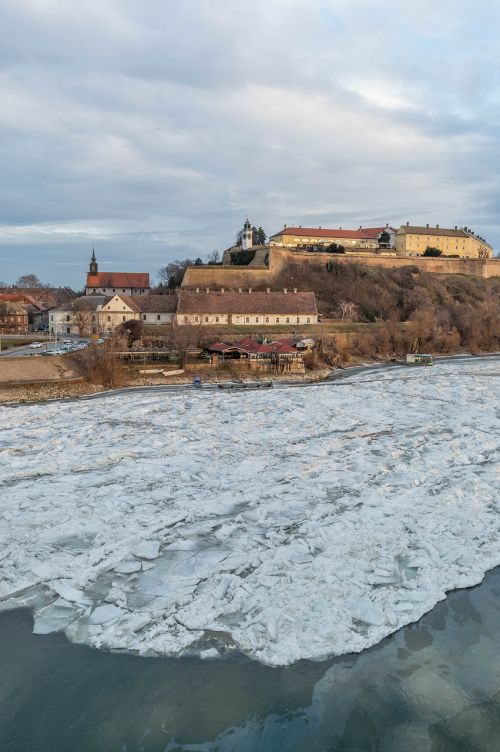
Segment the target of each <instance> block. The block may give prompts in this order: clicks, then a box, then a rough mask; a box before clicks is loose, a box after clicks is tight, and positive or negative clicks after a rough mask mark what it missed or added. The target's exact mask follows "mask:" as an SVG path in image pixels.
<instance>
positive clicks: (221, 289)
mask: <svg viewBox="0 0 500 752" xmlns="http://www.w3.org/2000/svg"><path fill="white" fill-rule="evenodd" d="M220 291H221V293H222V294H223V295H224V288H223V287H221V288H220Z"/></svg>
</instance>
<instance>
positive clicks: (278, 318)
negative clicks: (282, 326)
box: [276, 316, 280, 324]
mask: <svg viewBox="0 0 500 752" xmlns="http://www.w3.org/2000/svg"><path fill="white" fill-rule="evenodd" d="M276 323H277V324H279V323H280V317H279V316H276Z"/></svg>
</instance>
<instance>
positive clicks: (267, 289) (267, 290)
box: [266, 287, 271, 295]
mask: <svg viewBox="0 0 500 752" xmlns="http://www.w3.org/2000/svg"><path fill="white" fill-rule="evenodd" d="M266 292H267V294H268V295H269V293H270V292H271V288H270V287H266Z"/></svg>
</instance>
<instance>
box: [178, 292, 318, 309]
mask: <svg viewBox="0 0 500 752" xmlns="http://www.w3.org/2000/svg"><path fill="white" fill-rule="evenodd" d="M177 313H178V314H186V313H187V314H190V313H223V314H224V313H241V314H266V313H277V314H283V315H286V314H291V315H297V314H306V315H317V313H318V310H317V308H316V299H315V297H314V293H313V292H286V293H285V292H219V291H214V292H210V291H209V292H193V291H192V290H181V292H180V293H179V304H178V307H177Z"/></svg>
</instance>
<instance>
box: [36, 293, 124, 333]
mask: <svg viewBox="0 0 500 752" xmlns="http://www.w3.org/2000/svg"><path fill="white" fill-rule="evenodd" d="M107 300H109V298H107V297H106V295H82V296H81V297H79V298H75V299H74V300H71V301H69V302H68V303H63V304H62V305H60V306H58V307H57V308H54V309H52V310H51V311H50V312H49V332H50V334H53V335H57V336H59V335H63V334H76V335H79V336H80V337H89V336H90V335H91V334H97V333H99V332H100V331H101V327H100V323H101V322H100V316H99V314H100V311H101V308H102V306H103V305H104V304H105V303H106V301H107Z"/></svg>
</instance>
